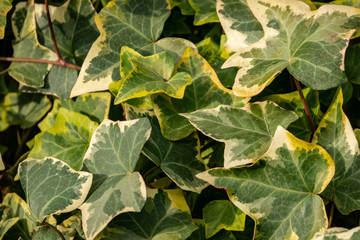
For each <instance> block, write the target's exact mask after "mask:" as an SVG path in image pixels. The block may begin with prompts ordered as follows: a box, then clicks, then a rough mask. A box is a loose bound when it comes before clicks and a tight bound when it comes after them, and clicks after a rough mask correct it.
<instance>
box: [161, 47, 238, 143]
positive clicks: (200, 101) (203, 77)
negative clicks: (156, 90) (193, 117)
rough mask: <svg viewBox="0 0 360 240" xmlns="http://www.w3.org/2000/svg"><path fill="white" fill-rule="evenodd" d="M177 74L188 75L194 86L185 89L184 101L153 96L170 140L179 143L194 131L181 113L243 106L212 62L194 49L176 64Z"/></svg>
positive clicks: (162, 126) (162, 125)
mask: <svg viewBox="0 0 360 240" xmlns="http://www.w3.org/2000/svg"><path fill="white" fill-rule="evenodd" d="M175 72H187V73H189V74H190V76H191V77H192V80H193V82H192V84H191V85H190V86H188V87H186V89H185V93H184V97H183V98H182V99H174V98H170V97H168V96H165V95H163V94H159V95H157V96H155V97H154V109H155V113H156V116H157V118H158V119H159V123H160V127H161V132H162V134H163V135H164V137H166V138H167V139H170V140H173V141H174V140H179V139H182V138H184V137H186V136H188V135H190V134H191V133H192V132H193V131H194V130H195V128H194V127H193V126H192V125H191V124H190V123H189V121H188V120H187V119H186V118H185V117H183V116H181V115H180V113H190V112H193V111H196V110H199V109H205V108H213V107H216V106H218V105H220V104H228V105H240V106H242V105H243V101H244V99H242V98H237V97H235V96H233V95H232V94H231V93H232V92H231V91H230V90H229V89H226V88H224V87H223V86H222V84H221V83H220V81H219V79H218V78H217V75H216V73H215V71H214V70H213V69H212V68H211V66H210V65H209V63H208V62H207V61H206V60H205V59H204V58H203V57H201V56H200V55H199V54H197V53H195V52H194V51H193V50H191V49H187V50H186V51H185V53H184V55H183V56H182V57H181V59H180V61H179V62H178V63H177V64H176V67H175Z"/></svg>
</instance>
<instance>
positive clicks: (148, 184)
mask: <svg viewBox="0 0 360 240" xmlns="http://www.w3.org/2000/svg"><path fill="white" fill-rule="evenodd" d="M158 168H159V166H157V165H156V166H155V167H152V168H150V169H149V170H148V171H147V172H146V173H145V174H144V176H143V178H144V180H145V184H146V186H148V187H149V188H152V189H155V188H154V187H153V186H152V185H151V184H150V183H149V182H148V181H146V177H147V176H148V175H149V174H150V173H152V172H153V171H154V170H156V169H158Z"/></svg>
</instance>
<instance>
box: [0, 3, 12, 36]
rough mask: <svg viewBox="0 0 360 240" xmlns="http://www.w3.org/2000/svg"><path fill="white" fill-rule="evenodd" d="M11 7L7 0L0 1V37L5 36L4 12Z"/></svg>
mask: <svg viewBox="0 0 360 240" xmlns="http://www.w3.org/2000/svg"><path fill="white" fill-rule="evenodd" d="M11 8H12V5H11V3H10V2H9V1H8V0H3V1H1V2H0V39H3V38H4V36H5V26H6V14H7V13H8V12H9V11H10V9H11Z"/></svg>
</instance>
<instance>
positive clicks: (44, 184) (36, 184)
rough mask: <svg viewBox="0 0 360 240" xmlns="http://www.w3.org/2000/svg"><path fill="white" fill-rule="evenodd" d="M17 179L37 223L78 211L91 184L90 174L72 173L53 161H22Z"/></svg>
mask: <svg viewBox="0 0 360 240" xmlns="http://www.w3.org/2000/svg"><path fill="white" fill-rule="evenodd" d="M19 177H20V182H21V186H22V187H23V189H24V192H25V195H26V201H27V203H28V205H29V207H30V209H31V212H32V214H33V216H35V217H36V218H37V220H38V221H40V222H41V221H42V220H43V219H44V217H46V216H48V215H52V214H59V213H65V212H71V211H72V210H74V209H76V208H78V207H79V206H80V205H81V204H82V203H83V201H84V200H85V197H86V195H87V194H88V192H89V190H90V186H91V181H92V174H91V173H88V172H77V171H74V170H73V169H72V168H71V167H70V166H69V165H68V164H66V163H65V162H63V161H61V160H58V159H56V158H45V159H43V160H36V159H31V158H30V159H27V160H25V161H24V162H22V163H21V164H20V165H19Z"/></svg>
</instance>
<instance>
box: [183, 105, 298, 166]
mask: <svg viewBox="0 0 360 240" xmlns="http://www.w3.org/2000/svg"><path fill="white" fill-rule="evenodd" d="M183 115H184V116H185V117H187V118H188V119H189V120H190V122H191V124H193V125H194V126H195V127H196V128H197V129H198V130H200V131H201V132H202V133H204V134H205V135H206V136H208V137H211V138H213V139H215V140H217V141H219V142H223V143H225V152H224V167H225V168H231V167H236V166H239V165H244V164H249V163H254V162H256V161H257V160H258V159H259V158H261V157H262V156H263V155H264V154H265V152H266V151H267V150H268V148H269V146H270V143H271V141H272V139H273V135H274V133H275V130H276V128H277V126H278V125H280V126H282V127H284V128H286V127H288V126H289V124H290V123H292V122H294V121H295V120H296V119H297V116H296V114H295V113H293V112H291V111H288V110H285V109H283V108H281V107H279V106H278V105H276V104H275V103H272V102H269V101H265V102H257V103H252V104H248V105H246V106H245V107H243V108H234V107H230V106H226V105H221V106H218V107H217V108H213V109H205V110H198V111H196V112H193V113H188V114H183Z"/></svg>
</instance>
